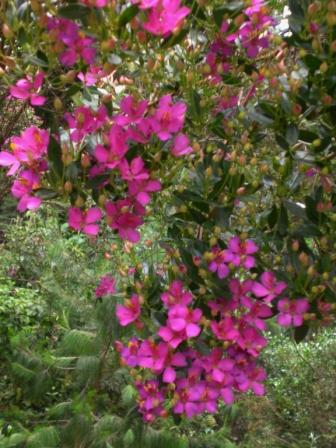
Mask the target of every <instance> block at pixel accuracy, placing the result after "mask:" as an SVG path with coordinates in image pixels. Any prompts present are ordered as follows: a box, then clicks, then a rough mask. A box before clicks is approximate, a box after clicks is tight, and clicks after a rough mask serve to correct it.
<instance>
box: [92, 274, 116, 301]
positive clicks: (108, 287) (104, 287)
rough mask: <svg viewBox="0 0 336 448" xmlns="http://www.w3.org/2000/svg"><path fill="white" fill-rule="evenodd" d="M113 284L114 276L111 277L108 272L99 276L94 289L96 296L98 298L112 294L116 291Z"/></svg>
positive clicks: (114, 281) (114, 282)
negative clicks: (97, 283)
mask: <svg viewBox="0 0 336 448" xmlns="http://www.w3.org/2000/svg"><path fill="white" fill-rule="evenodd" d="M115 284H116V280H115V278H113V277H111V276H110V275H109V274H106V275H104V276H103V277H101V279H100V281H99V285H98V286H97V288H96V291H95V294H96V297H97V298H99V297H103V296H108V295H112V294H114V293H115V292H116V287H115Z"/></svg>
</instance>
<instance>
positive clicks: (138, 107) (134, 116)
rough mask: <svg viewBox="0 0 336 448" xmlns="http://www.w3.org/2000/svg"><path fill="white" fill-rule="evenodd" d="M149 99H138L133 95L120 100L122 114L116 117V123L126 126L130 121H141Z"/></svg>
mask: <svg viewBox="0 0 336 448" xmlns="http://www.w3.org/2000/svg"><path fill="white" fill-rule="evenodd" d="M147 106H148V101H146V100H142V101H137V100H136V99H135V98H134V97H133V96H131V95H129V96H126V97H124V98H123V99H122V100H121V102H120V110H121V112H122V115H117V116H116V117H114V121H115V123H117V124H119V125H121V126H125V125H128V124H130V123H139V122H140V121H141V120H142V118H143V116H144V113H145V111H146V109H147Z"/></svg>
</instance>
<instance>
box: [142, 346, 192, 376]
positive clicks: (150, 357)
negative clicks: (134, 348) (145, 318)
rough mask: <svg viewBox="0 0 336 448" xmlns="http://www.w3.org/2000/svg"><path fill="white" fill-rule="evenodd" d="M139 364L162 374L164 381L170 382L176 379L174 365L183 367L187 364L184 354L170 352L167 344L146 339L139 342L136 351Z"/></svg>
mask: <svg viewBox="0 0 336 448" xmlns="http://www.w3.org/2000/svg"><path fill="white" fill-rule="evenodd" d="M138 358H139V366H141V367H144V368H147V369H150V370H152V372H153V373H155V374H161V373H163V375H162V381H163V382H164V383H171V382H173V381H175V379H176V371H175V369H174V367H184V366H186V365H187V361H186V358H185V356H184V355H183V354H182V353H172V352H171V351H170V349H169V346H168V344H166V343H165V342H160V343H159V344H155V343H154V342H153V341H150V340H146V341H144V342H143V343H142V344H141V347H140V349H139V352H138Z"/></svg>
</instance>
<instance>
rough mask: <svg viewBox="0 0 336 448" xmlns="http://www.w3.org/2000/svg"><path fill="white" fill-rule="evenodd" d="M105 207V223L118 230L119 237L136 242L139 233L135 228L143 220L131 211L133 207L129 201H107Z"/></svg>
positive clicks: (138, 238)
mask: <svg viewBox="0 0 336 448" xmlns="http://www.w3.org/2000/svg"><path fill="white" fill-rule="evenodd" d="M105 208H106V215H107V217H106V220H107V224H108V225H109V226H110V227H111V228H112V229H115V230H117V231H118V233H119V236H120V238H121V239H123V240H128V241H130V242H132V243H137V242H138V241H139V240H140V233H139V231H138V230H136V228H137V227H139V226H140V225H141V224H142V223H143V220H142V218H141V217H140V216H137V215H136V214H134V213H133V212H132V211H131V210H132V208H133V207H132V203H131V201H130V200H128V199H121V200H119V201H116V202H114V203H113V202H111V201H109V202H107V203H106V205H105Z"/></svg>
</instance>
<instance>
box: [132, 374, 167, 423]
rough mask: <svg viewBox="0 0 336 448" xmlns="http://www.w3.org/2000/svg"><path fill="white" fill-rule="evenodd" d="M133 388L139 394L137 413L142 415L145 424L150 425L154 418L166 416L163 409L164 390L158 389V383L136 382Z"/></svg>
mask: <svg viewBox="0 0 336 448" xmlns="http://www.w3.org/2000/svg"><path fill="white" fill-rule="evenodd" d="M135 386H136V388H137V391H138V394H139V400H138V402H139V411H140V412H141V413H142V415H143V418H144V420H145V422H147V423H151V422H153V421H154V420H155V418H156V417H162V416H164V415H166V411H165V409H164V407H163V403H164V400H165V395H164V392H165V389H163V388H161V389H160V386H159V382H158V381H156V380H149V381H145V382H140V381H137V382H136V383H135Z"/></svg>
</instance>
